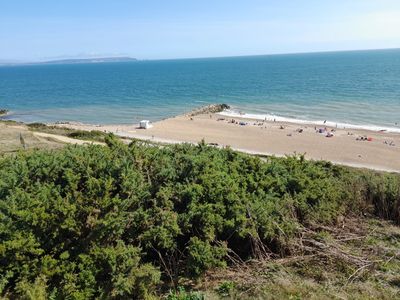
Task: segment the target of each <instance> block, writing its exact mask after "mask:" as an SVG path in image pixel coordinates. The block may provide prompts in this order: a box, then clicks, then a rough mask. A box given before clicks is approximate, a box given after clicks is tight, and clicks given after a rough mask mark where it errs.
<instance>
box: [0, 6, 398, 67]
mask: <svg viewBox="0 0 400 300" xmlns="http://www.w3.org/2000/svg"><path fill="white" fill-rule="evenodd" d="M397 28H400V2H399V1H396V0H380V1H379V2H378V1H374V0H354V1H351V2H350V3H349V1H346V0H336V1H333V0H328V1H323V2H321V1H317V0H310V1H307V2H306V3H305V2H304V1H300V0H292V1H289V0H284V1H281V2H279V3H276V2H275V1H272V0H263V1H262V0H252V1H246V2H245V3H242V2H232V1H228V0H221V1H218V2H215V1H211V0H205V1H202V2H201V3H197V2H196V3H192V2H187V1H182V0H171V1H168V3H166V2H163V1H161V0H150V1H147V2H145V3H142V2H139V1H119V2H118V3H111V2H110V1H106V0H97V1H94V0H88V1H85V2H82V1H77V0H71V1H58V2H54V1H51V0H43V1H40V2H32V1H28V0H17V1H12V2H11V1H7V2H3V3H1V4H0V40H1V41H2V44H3V47H1V48H0V62H37V61H48V60H58V59H78V58H94V57H118V56H130V57H134V58H137V59H141V60H157V59H178V58H206V57H229V56H252V55H272V54H291V53H309V52H327V51H350V50H370V49H387V48H400V31H399V30H398V29H397Z"/></svg>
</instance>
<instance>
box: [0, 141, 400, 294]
mask: <svg viewBox="0 0 400 300" xmlns="http://www.w3.org/2000/svg"><path fill="white" fill-rule="evenodd" d="M106 141H107V144H108V147H102V146H69V147H66V148H64V149H63V150H59V151H54V152H46V151H37V152H33V153H27V152H25V153H22V152H21V153H19V154H18V155H17V156H15V157H6V158H2V159H0V293H1V294H2V295H3V296H10V295H11V296H18V297H26V295H28V294H29V295H31V294H35V295H36V294H38V295H39V294H40V295H42V294H45V295H46V297H50V298H51V297H52V298H73V299H91V298H118V299H123V298H130V299H131V298H136V299H146V298H151V297H152V295H153V294H154V293H155V291H156V290H157V288H159V287H160V283H161V282H162V281H164V282H170V281H173V282H175V283H176V281H177V279H178V278H180V277H182V276H187V277H197V276H200V275H201V274H203V273H204V272H205V271H207V270H209V269H212V268H216V267H223V266H226V265H227V264H229V263H230V261H231V258H232V257H233V256H234V257H239V258H240V259H242V260H246V259H249V258H260V257H263V254H265V252H266V251H269V252H272V253H274V254H275V255H281V256H283V255H288V254H291V247H290V242H291V240H292V239H295V238H296V236H297V234H298V233H299V232H300V231H301V230H302V228H303V227H305V226H309V225H310V224H313V223H317V222H318V223H325V224H333V223H335V222H336V220H337V217H338V216H340V215H345V214H348V213H352V214H361V213H374V214H376V215H377V216H380V217H384V218H388V219H394V220H396V221H398V220H399V209H398V208H399V201H400V196H399V195H400V192H399V183H400V180H399V177H398V176H396V175H390V174H387V175H381V174H375V173H372V172H361V171H352V170H350V169H347V168H343V167H339V166H334V165H332V164H330V163H327V162H309V161H305V160H304V159H303V158H302V157H288V158H284V159H278V158H270V159H268V161H262V160H260V159H259V158H257V157H253V156H249V155H244V154H240V153H237V152H234V151H232V150H230V149H223V150H220V149H215V148H212V147H208V146H206V145H205V144H204V143H200V144H199V145H198V146H191V145H176V146H165V147H154V146H149V145H146V144H142V143H139V142H134V143H132V144H130V145H129V146H128V145H124V144H122V143H121V142H119V140H117V139H115V138H114V137H112V136H110V137H107V139H106Z"/></svg>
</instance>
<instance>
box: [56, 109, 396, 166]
mask: <svg viewBox="0 0 400 300" xmlns="http://www.w3.org/2000/svg"><path fill="white" fill-rule="evenodd" d="M57 126H65V127H69V128H73V129H81V130H101V131H106V132H113V133H115V134H117V135H119V136H123V137H130V138H139V139H145V140H152V141H155V142H165V143H180V142H190V143H197V142H199V141H201V140H202V139H204V140H205V142H206V143H212V144H215V145H218V146H220V147H223V146H230V147H231V148H233V149H235V150H239V151H243V152H247V153H252V154H265V155H276V156H284V155H293V154H295V153H297V154H304V155H305V157H306V158H307V159H314V160H328V161H331V162H333V163H337V164H343V165H349V166H354V167H362V168H370V169H376V170H384V171H391V172H400V134H396V133H389V132H377V131H368V130H354V129H353V130H346V129H336V128H329V127H327V128H326V131H325V128H324V127H321V126H319V127H315V126H314V125H305V124H293V123H282V122H260V121H258V120H252V119H240V118H234V119H232V118H230V117H225V116H222V115H220V114H218V113H213V114H200V115H196V116H194V117H190V116H189V115H183V116H177V117H174V118H170V119H166V120H162V121H159V122H155V123H154V124H153V127H152V128H149V129H139V128H138V126H137V125H87V124H58V125H57ZM319 131H322V132H319ZM327 135H333V136H331V137H327Z"/></svg>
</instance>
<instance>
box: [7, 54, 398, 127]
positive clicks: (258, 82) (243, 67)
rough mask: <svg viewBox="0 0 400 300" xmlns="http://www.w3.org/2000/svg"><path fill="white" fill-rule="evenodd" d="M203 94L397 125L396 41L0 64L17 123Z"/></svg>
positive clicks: (134, 108)
mask: <svg viewBox="0 0 400 300" xmlns="http://www.w3.org/2000/svg"><path fill="white" fill-rule="evenodd" d="M208 103H228V104H230V105H231V106H232V107H233V109H234V111H236V112H237V111H243V112H245V113H249V114H256V115H259V116H260V117H264V116H268V117H271V116H274V117H277V118H288V119H301V120H311V121H321V120H328V121H332V122H338V123H348V124H355V125H362V126H372V125H375V126H378V127H379V128H381V127H390V128H394V129H396V128H397V130H400V126H399V125H400V50H383V51H382V50H381V51H362V52H336V53H317V54H295V55H274V56H252V57H235V58H213V59H191V60H189V59H188V60H164V61H139V62H129V63H108V64H83V65H31V66H12V67H0V108H6V109H9V110H10V111H11V112H12V114H11V115H10V116H9V118H11V119H15V120H21V121H26V122H34V121H35V122H36V121H40V122H50V121H61V120H62V121H80V122H88V123H131V122H136V121H138V120H139V119H150V120H159V119H162V118H166V117H170V116H173V115H176V114H180V113H182V112H185V111H189V110H191V109H192V108H194V107H197V106H202V105H205V104H208ZM230 113H231V114H232V112H230ZM396 123H398V124H399V125H395V124H396Z"/></svg>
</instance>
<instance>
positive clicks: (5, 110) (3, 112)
mask: <svg viewBox="0 0 400 300" xmlns="http://www.w3.org/2000/svg"><path fill="white" fill-rule="evenodd" d="M7 113H8V110H7V109H1V108H0V116H2V115H6V114H7Z"/></svg>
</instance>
